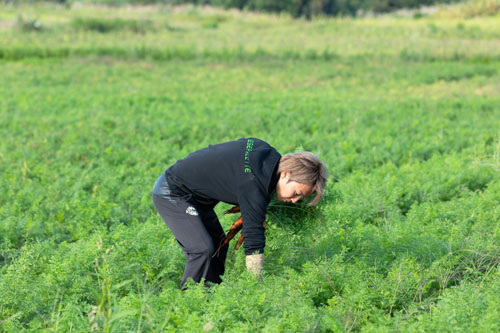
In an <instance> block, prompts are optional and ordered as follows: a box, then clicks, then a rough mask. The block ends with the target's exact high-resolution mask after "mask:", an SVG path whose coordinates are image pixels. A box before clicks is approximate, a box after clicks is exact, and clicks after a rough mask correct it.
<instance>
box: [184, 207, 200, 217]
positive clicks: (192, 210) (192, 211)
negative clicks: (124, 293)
mask: <svg viewBox="0 0 500 333" xmlns="http://www.w3.org/2000/svg"><path fill="white" fill-rule="evenodd" d="M186 214H189V215H193V216H198V212H197V211H196V209H195V208H194V207H193V206H189V207H188V208H186Z"/></svg>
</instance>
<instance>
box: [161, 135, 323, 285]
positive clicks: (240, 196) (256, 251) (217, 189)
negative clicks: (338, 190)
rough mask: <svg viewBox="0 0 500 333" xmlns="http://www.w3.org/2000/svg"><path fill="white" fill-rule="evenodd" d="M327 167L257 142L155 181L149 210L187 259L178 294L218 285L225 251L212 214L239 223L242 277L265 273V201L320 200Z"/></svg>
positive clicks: (206, 155) (179, 166)
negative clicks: (235, 213)
mask: <svg viewBox="0 0 500 333" xmlns="http://www.w3.org/2000/svg"><path fill="white" fill-rule="evenodd" d="M327 172H328V171H327V167H326V165H325V164H323V163H322V162H321V161H320V160H319V159H318V157H317V156H316V155H314V154H312V153H309V152H301V153H294V154H286V155H284V156H281V155H280V154H279V153H278V152H277V151H276V149H274V148H273V147H271V146H270V145H269V144H268V143H266V142H264V141H262V140H259V139H257V138H243V139H239V140H236V141H230V142H225V143H220V144H216V145H210V146H208V147H207V148H204V149H200V150H198V151H195V152H194V153H191V154H189V155H188V156H187V157H186V158H184V159H181V160H178V161H177V162H176V163H175V164H174V165H172V166H170V167H169V168H168V169H167V170H166V171H165V172H164V173H163V174H162V175H161V176H160V177H159V178H158V180H157V181H156V183H155V185H154V188H153V194H152V197H153V203H154V206H155V208H156V210H157V211H158V213H159V214H160V216H161V218H162V219H163V220H164V221H165V223H166V225H167V226H168V228H169V229H170V230H171V231H172V233H173V234H174V236H175V239H176V240H177V242H178V243H179V245H180V247H181V248H182V250H183V251H184V254H185V256H186V258H187V262H186V268H185V270H184V275H183V277H182V282H181V288H184V286H185V283H186V281H187V280H188V278H192V279H193V280H194V281H195V282H200V281H201V280H202V279H205V281H208V282H212V283H220V282H221V278H220V276H221V275H223V274H224V263H225V260H226V254H227V249H228V244H226V245H225V246H224V247H222V248H221V249H220V251H219V252H218V255H217V256H215V257H214V258H212V256H213V253H214V251H215V250H216V249H217V248H218V247H219V244H221V241H223V240H224V238H225V233H224V230H223V229H222V226H221V225H220V223H219V220H218V218H217V215H216V214H215V212H214V207H215V205H217V204H218V203H219V202H221V201H222V202H225V203H228V204H233V205H238V206H239V207H240V211H241V216H242V218H243V236H244V239H245V241H244V243H243V247H244V250H245V255H246V266H247V269H248V270H249V271H250V272H252V273H254V274H256V275H260V273H261V271H262V268H263V265H264V254H263V253H264V246H265V235H264V226H263V223H264V221H265V218H266V211H267V206H268V204H269V202H270V200H271V195H272V193H273V192H274V191H276V199H277V200H278V201H282V202H293V203H296V202H297V201H299V200H300V199H302V198H303V197H307V196H310V195H311V194H313V193H314V194H315V196H314V198H313V199H312V200H311V202H310V203H309V204H310V205H316V204H318V202H319V201H320V200H321V197H322V195H323V189H324V187H325V183H326V179H327Z"/></svg>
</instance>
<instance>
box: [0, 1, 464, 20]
mask: <svg viewBox="0 0 500 333" xmlns="http://www.w3.org/2000/svg"><path fill="white" fill-rule="evenodd" d="M34 1H37V0H0V2H13V3H23V2H34ZM46 1H53V2H59V3H71V2H73V1H77V0H46ZM80 1H83V2H91V3H102V4H110V5H125V4H140V5H146V4H155V3H160V4H168V5H180V4H194V5H211V6H216V7H223V8H238V9H246V10H253V11H262V12H271V13H283V12H285V13H289V14H290V15H292V16H293V17H306V18H310V17H311V16H314V15H327V16H337V15H345V16H356V15H357V14H358V13H359V12H363V11H372V12H375V13H384V12H390V11H393V10H396V9H400V8H415V7H419V6H423V5H432V4H435V3H450V2H458V1H460V0H80Z"/></svg>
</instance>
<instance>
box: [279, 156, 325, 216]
mask: <svg viewBox="0 0 500 333" xmlns="http://www.w3.org/2000/svg"><path fill="white" fill-rule="evenodd" d="M285 171H288V172H290V180H292V181H295V182H297V183H301V184H311V185H313V192H314V193H316V196H315V197H314V199H313V200H312V201H311V202H310V203H309V205H311V206H314V205H317V204H318V203H319V201H320V200H321V198H322V197H323V190H324V188H325V184H326V180H327V178H328V168H327V167H326V165H325V164H324V163H323V162H321V161H320V160H319V158H318V156H316V155H314V154H313V153H310V152H307V151H304V152H301V153H293V154H286V155H283V156H282V157H281V159H280V163H279V166H278V173H280V174H281V173H282V172H285Z"/></svg>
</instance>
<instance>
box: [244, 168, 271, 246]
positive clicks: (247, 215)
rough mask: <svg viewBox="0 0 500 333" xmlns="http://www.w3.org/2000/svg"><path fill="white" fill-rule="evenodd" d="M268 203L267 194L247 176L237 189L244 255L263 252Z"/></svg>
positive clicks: (251, 177) (253, 179) (253, 178)
mask: <svg viewBox="0 0 500 333" xmlns="http://www.w3.org/2000/svg"><path fill="white" fill-rule="evenodd" d="M269 202H270V198H269V194H268V193H266V192H264V190H263V189H262V186H261V185H260V183H259V182H258V181H257V179H256V178H255V176H254V175H252V174H249V175H248V177H246V179H245V181H244V182H243V183H242V184H240V186H239V188H238V204H239V206H240V210H241V216H242V217H243V237H245V241H244V243H243V248H244V249H245V254H246V255H250V254H254V253H263V252H264V246H265V244H266V238H265V234H264V221H265V219H266V212H267V205H268V204H269Z"/></svg>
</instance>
